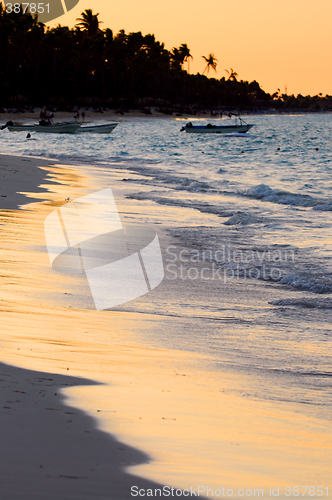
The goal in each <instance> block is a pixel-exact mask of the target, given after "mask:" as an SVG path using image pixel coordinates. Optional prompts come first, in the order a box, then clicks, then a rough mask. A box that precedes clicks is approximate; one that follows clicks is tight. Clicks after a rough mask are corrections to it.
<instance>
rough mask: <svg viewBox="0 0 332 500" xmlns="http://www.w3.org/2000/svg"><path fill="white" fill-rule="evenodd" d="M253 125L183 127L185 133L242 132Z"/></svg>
mask: <svg viewBox="0 0 332 500" xmlns="http://www.w3.org/2000/svg"><path fill="white" fill-rule="evenodd" d="M251 127H253V125H237V126H236V125H220V126H215V127H213V126H212V127H207V126H202V127H201V126H198V125H196V126H195V125H193V126H192V127H184V129H185V131H186V132H187V134H234V133H236V134H238V133H240V134H243V133H245V132H248V130H249V129H251Z"/></svg>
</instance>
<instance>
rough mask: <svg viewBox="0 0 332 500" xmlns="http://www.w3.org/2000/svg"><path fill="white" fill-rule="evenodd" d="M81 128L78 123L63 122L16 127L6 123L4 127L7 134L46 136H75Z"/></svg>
mask: <svg viewBox="0 0 332 500" xmlns="http://www.w3.org/2000/svg"><path fill="white" fill-rule="evenodd" d="M80 127H81V124H80V123H76V122H63V123H56V124H40V123H32V124H31V125H17V124H14V123H12V122H7V124H6V125H5V127H3V128H8V130H9V132H42V133H47V134H75V132H76V131H77V130H78V129H79V128H80Z"/></svg>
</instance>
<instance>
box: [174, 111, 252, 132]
mask: <svg viewBox="0 0 332 500" xmlns="http://www.w3.org/2000/svg"><path fill="white" fill-rule="evenodd" d="M232 115H234V116H236V118H237V119H239V122H240V123H238V122H237V121H236V123H235V124H233V125H212V124H211V123H208V124H207V125H193V124H192V123H191V122H189V123H187V124H186V125H185V126H184V127H182V129H181V130H180V132H183V131H186V132H187V133H188V134H234V133H240V134H243V133H245V132H248V130H249V129H251V127H253V125H249V124H248V123H246V122H245V121H244V120H243V119H242V118H240V117H239V116H238V115H235V114H234V113H232Z"/></svg>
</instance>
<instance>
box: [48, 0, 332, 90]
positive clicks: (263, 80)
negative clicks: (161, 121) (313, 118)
mask: <svg viewBox="0 0 332 500" xmlns="http://www.w3.org/2000/svg"><path fill="white" fill-rule="evenodd" d="M87 8H92V10H93V12H94V13H98V12H99V14H100V15H99V19H100V20H101V21H103V24H102V25H101V27H102V28H106V27H109V28H111V29H112V30H113V32H114V33H117V32H118V31H119V30H120V29H124V30H125V31H126V32H132V31H141V32H142V33H143V35H145V34H147V33H154V34H155V36H156V39H157V40H159V41H161V42H164V43H165V47H166V48H167V49H171V48H172V47H174V46H175V47H178V46H179V45H181V43H186V44H187V45H188V47H189V48H190V51H191V54H192V55H193V58H194V59H193V61H191V62H190V73H197V72H203V70H204V61H203V59H202V57H201V56H202V55H208V54H209V53H210V52H212V53H214V55H215V56H216V57H217V59H218V66H217V73H214V72H213V71H212V72H210V76H216V78H222V77H223V76H225V77H227V74H226V72H225V68H226V69H229V68H231V67H232V68H234V70H235V71H236V72H237V73H238V75H239V79H243V80H248V81H252V80H257V81H258V82H259V83H260V85H261V87H262V88H263V89H264V90H265V91H267V92H270V93H273V92H275V91H276V90H277V89H278V88H279V89H280V90H281V91H282V92H284V91H285V86H287V91H288V94H295V95H297V94H303V95H308V94H310V95H316V94H319V93H320V92H321V93H322V94H323V95H325V94H329V95H331V94H332V65H331V62H330V61H331V51H332V30H331V19H332V2H331V0H317V1H316V2H312V1H309V0H279V1H276V2H272V1H271V0H250V1H249V0H205V1H204V2H203V1H202V0H190V1H189V0H182V1H179V0H168V1H167V3H161V2H157V1H155V0H154V1H152V0H140V1H139V2H138V0H127V1H125V2H115V1H114V2H109V1H108V0H94V1H93V2H92V1H91V0H80V2H79V4H78V5H77V6H76V7H75V8H74V9H73V10H72V11H70V12H69V13H67V14H65V15H64V16H62V17H59V18H58V19H57V20H56V21H53V22H52V23H50V24H49V25H50V26H55V25H56V24H58V23H60V24H61V25H67V26H69V27H72V26H74V24H75V23H76V18H77V17H80V14H81V12H82V11H83V10H85V9H87ZM185 69H188V67H187V65H186V66H185Z"/></svg>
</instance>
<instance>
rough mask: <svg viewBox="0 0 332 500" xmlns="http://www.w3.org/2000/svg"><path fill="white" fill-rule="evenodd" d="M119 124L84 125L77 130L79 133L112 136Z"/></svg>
mask: <svg viewBox="0 0 332 500" xmlns="http://www.w3.org/2000/svg"><path fill="white" fill-rule="evenodd" d="M117 125H118V124H117V123H105V124H103V125H83V126H82V127H80V128H79V129H78V130H77V133H79V134H82V133H90V134H110V133H111V132H112V131H113V130H114V129H115V127H117Z"/></svg>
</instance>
